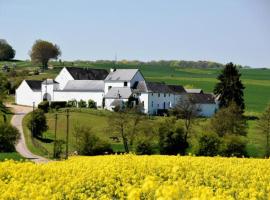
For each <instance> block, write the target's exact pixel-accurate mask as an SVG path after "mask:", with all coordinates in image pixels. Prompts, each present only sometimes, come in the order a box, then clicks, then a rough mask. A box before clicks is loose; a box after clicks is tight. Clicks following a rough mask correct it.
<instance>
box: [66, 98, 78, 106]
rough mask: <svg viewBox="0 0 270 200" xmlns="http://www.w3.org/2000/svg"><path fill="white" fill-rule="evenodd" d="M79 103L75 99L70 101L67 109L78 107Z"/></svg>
mask: <svg viewBox="0 0 270 200" xmlns="http://www.w3.org/2000/svg"><path fill="white" fill-rule="evenodd" d="M77 104H78V103H77V101H76V100H75V99H73V100H69V101H68V102H67V107H77Z"/></svg>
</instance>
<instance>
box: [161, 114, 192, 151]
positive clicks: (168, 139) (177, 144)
mask: <svg viewBox="0 0 270 200" xmlns="http://www.w3.org/2000/svg"><path fill="white" fill-rule="evenodd" d="M175 123H176V120H175V119H166V121H165V122H164V123H162V124H161V126H160V127H159V130H158V132H159V150H160V153H161V154H169V155H176V154H179V153H180V154H185V150H186V148H187V147H188V143H187V142H186V141H185V136H184V129H183V128H182V127H177V126H176V125H175Z"/></svg>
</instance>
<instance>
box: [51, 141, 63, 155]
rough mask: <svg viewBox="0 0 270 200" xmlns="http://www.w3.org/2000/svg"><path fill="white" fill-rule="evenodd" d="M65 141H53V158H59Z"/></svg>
mask: <svg viewBox="0 0 270 200" xmlns="http://www.w3.org/2000/svg"><path fill="white" fill-rule="evenodd" d="M64 144H65V141H63V140H56V141H55V149H54V158H60V157H61V154H62V153H63V145H64Z"/></svg>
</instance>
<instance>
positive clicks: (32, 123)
mask: <svg viewBox="0 0 270 200" xmlns="http://www.w3.org/2000/svg"><path fill="white" fill-rule="evenodd" d="M27 127H28V128H29V130H31V131H32V136H33V137H36V138H38V137H42V133H43V132H44V131H47V130H48V126H47V121H46V116H45V114H44V111H43V110H40V109H37V110H35V111H34V112H32V115H31V117H30V120H29V121H28V122H27Z"/></svg>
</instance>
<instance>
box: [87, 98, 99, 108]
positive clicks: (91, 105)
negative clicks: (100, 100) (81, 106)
mask: <svg viewBox="0 0 270 200" xmlns="http://www.w3.org/2000/svg"><path fill="white" fill-rule="evenodd" d="M88 108H97V104H96V102H95V101H93V100H92V99H89V100H88Z"/></svg>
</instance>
